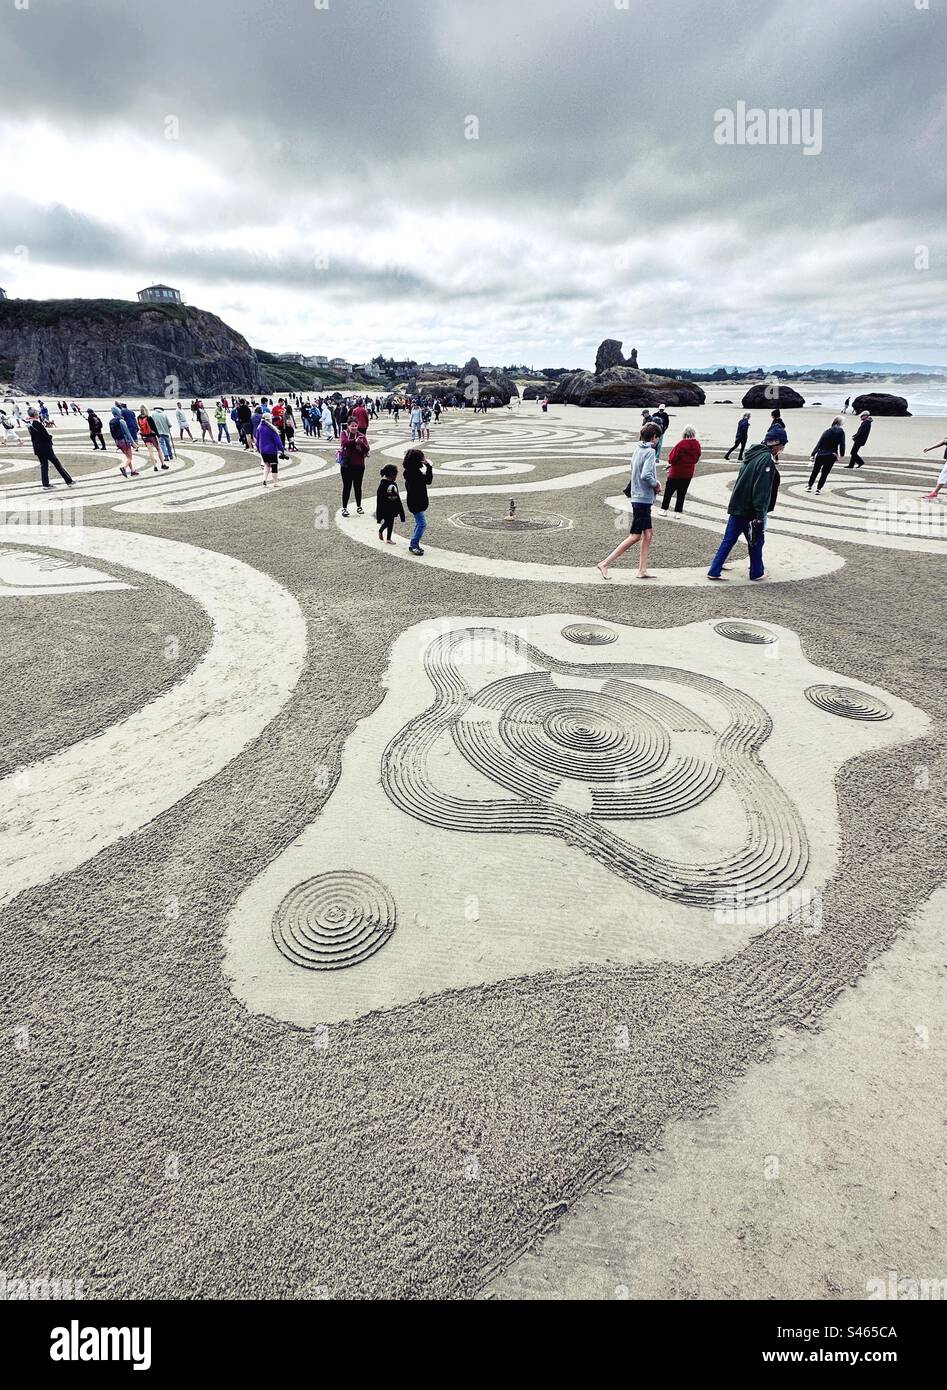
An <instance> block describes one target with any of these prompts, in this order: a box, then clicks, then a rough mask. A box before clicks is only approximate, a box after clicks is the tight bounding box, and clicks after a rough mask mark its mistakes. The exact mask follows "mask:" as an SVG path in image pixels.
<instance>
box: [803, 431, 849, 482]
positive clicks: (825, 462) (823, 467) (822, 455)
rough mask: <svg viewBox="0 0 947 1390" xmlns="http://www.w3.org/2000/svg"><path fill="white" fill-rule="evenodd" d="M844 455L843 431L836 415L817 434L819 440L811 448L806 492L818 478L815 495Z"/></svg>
mask: <svg viewBox="0 0 947 1390" xmlns="http://www.w3.org/2000/svg"><path fill="white" fill-rule="evenodd" d="M844 457H845V431H844V430H843V429H842V417H841V415H836V417H835V419H834V420H833V421H832V423H831V425H829V427H828V429H827V430H823V431H822V433H821V435H820V436H819V442H818V444H817V445H816V446H815V448H814V449H813V450H812V453H811V454H810V458H811V459H812V472H811V473H810V474H809V482H808V485H807V487H806V492H811V491H812V484H813V483H814V482H815V481H816V480H817V479H818V483H819V485H818V487H817V488H816V490H815V495H816V497H818V495H819V493H820V492H821V491H822V489H823V488H824V487H825V480H826V478H827V477H828V476H829V474H830V473H831V472H832V469H833V468H834V467H835V465H836V464H837V463H838V461H839V459H843V458H844Z"/></svg>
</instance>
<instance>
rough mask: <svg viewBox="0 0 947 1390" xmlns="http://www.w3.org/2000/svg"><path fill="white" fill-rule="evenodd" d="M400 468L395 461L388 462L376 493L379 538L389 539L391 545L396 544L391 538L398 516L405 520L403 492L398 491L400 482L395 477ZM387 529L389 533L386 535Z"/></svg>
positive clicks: (376, 518) (376, 517)
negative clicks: (402, 500)
mask: <svg viewBox="0 0 947 1390" xmlns="http://www.w3.org/2000/svg"><path fill="white" fill-rule="evenodd" d="M397 476H398V470H397V468H396V467H395V465H394V464H393V463H386V464H385V466H384V468H383V469H382V470H381V482H380V483H379V484H378V491H377V493H376V494H375V520H376V521H377V522H378V539H379V540H380V541H381V540H387V542H388V544H389V545H394V541H393V540H392V539H391V532H392V528H393V527H394V524H395V520H396V518H400V519H401V520H402V521H404V507H403V506H402V505H401V494H400V492H399V491H398V484H397V483H396V481H395V479H396V478H397ZM385 531H387V532H388V535H387V536H386V535H385Z"/></svg>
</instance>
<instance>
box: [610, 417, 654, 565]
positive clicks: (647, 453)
mask: <svg viewBox="0 0 947 1390" xmlns="http://www.w3.org/2000/svg"><path fill="white" fill-rule="evenodd" d="M660 438H661V426H660V425H659V424H658V422H657V421H656V420H649V421H648V423H647V424H646V425H642V427H641V432H640V434H639V436H638V441H639V442H638V447H637V449H636V450H635V452H634V454H633V455H632V459H631V479H630V481H629V483H628V485H627V487H626V488H625V494H626V496H628V497H630V498H631V531H630V532H629V534H628V535H627V536H626V537H625V539H624V540H623V541H621V542H620V543H619V544H618V545H617V546H616V547H615V549H614V550H613V551H612V553H611V555H609V556H607V557H606V558H605V559H604V560H602V561H601V562H600V563H599V564H598V565H596V567H595V568H596V569H597V570H598V572H599V574H600V575H601V576H602V578H603V579H607V578H608V571H609V570H610V569H611V567H612V565H613V564H614V563H615V561H616V560H619V559H621V557H622V555H624V554H625V553H626V551H629V550H630V549H631V548H632V546H633V545H637V544H638V543H639V541H640V542H641V550H640V551H639V552H638V578H639V579H653V578H654V575H653V574H649V573H648V570H647V564H648V552H649V551H650V549H651V537H652V535H653V531H652V526H651V507H652V504H653V503H654V499H655V498H656V497H657V495H658V493H659V492H660V491H661V484H660V483H659V482H658V474H657V452H656V445H657V442H658V440H659V439H660Z"/></svg>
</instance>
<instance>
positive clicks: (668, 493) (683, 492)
mask: <svg viewBox="0 0 947 1390" xmlns="http://www.w3.org/2000/svg"><path fill="white" fill-rule="evenodd" d="M690 485H691V480H690V478H668V480H667V482H666V483H665V484H664V496H663V497H662V499H661V510H662V512H666V511H667V510H668V508H669V507H670V505H671V498H672V497H673V496H674V494H675V493H677V501H676V502H675V503H674V510H675V511H676V512H682V511H683V510H684V498H685V497H686V496H687V489H688V488H689V487H690Z"/></svg>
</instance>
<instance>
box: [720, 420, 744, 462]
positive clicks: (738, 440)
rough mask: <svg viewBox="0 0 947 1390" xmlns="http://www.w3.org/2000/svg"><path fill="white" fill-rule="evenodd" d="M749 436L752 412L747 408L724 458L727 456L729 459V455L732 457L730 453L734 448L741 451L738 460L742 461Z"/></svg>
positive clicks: (738, 422)
mask: <svg viewBox="0 0 947 1390" xmlns="http://www.w3.org/2000/svg"><path fill="white" fill-rule="evenodd" d="M749 437H750V412H749V411H748V410H747V411H744V413H743V414H742V415H741V416H740V418H739V420H738V421H737V432H736V437H735V439H734V441H733V443H732V444H731V445H730V448H729V449H728V450H727V452H726V453H725V454H724V458H725V459H729V457H730V455H731V454H732V453H733V451H734V449H739V451H740V452H739V453H738V454H737V461H738V462H739V461H741V460H742V458H743V455H744V453H745V452H746V441H747V440H748V439H749Z"/></svg>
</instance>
